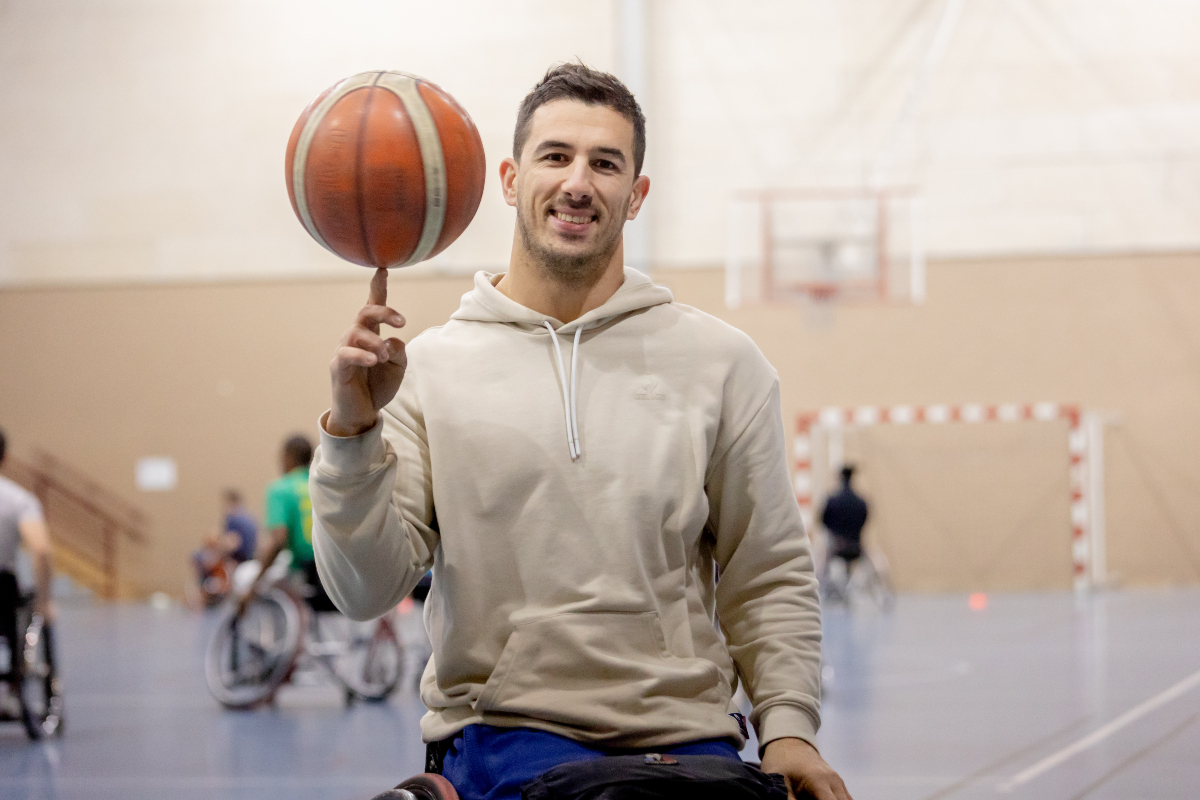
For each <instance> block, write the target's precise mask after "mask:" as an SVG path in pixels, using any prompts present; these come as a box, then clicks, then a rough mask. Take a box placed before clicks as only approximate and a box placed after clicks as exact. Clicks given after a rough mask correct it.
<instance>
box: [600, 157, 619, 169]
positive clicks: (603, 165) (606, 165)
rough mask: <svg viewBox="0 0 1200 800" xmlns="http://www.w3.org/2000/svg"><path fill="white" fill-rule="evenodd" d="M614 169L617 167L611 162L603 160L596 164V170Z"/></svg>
mask: <svg viewBox="0 0 1200 800" xmlns="http://www.w3.org/2000/svg"><path fill="white" fill-rule="evenodd" d="M616 168H617V165H616V164H614V163H613V162H611V161H605V160H604V159H600V160H599V161H597V162H596V169H616Z"/></svg>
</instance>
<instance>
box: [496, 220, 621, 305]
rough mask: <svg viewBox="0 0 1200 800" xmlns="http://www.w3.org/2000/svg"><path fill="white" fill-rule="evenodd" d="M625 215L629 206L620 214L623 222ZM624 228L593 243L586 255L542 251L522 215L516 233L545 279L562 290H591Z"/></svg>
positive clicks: (610, 257)
mask: <svg viewBox="0 0 1200 800" xmlns="http://www.w3.org/2000/svg"><path fill="white" fill-rule="evenodd" d="M628 211H629V204H628V203H626V204H625V208H623V209H622V210H621V218H622V219H623V218H624V217H625V216H626V215H627V214H628ZM624 227H625V226H624V224H621V225H617V226H616V227H615V228H613V230H612V231H611V232H610V233H609V234H608V236H607V238H605V239H602V240H601V241H599V242H597V244H596V249H595V250H593V251H592V252H589V253H579V254H577V255H570V254H566V253H559V252H556V251H554V250H553V249H551V248H549V247H546V246H545V245H543V244H542V243H541V242H539V241H538V240H537V239H535V238H534V236H533V232H532V231H530V229H529V225H528V224H527V220H526V218H525V215H524V214H523V213H520V212H518V213H517V231H518V232H519V233H520V235H521V243H522V244H523V245H524V247H525V252H527V253H529V255H530V257H531V258H532V259H533V261H534V263H536V264H537V266H538V268H539V269H541V270H542V272H544V273H545V274H546V275H547V276H548V277H550V278H552V279H553V280H555V281H557V282H558V283H561V284H563V285H566V286H594V285H596V283H598V282H599V280H600V278H601V276H603V275H604V271H605V270H606V269H607V268H608V264H609V261H611V260H612V256H613V253H615V252H616V251H617V247H618V246H619V245H620V244H621V234H622V232H623V230H624Z"/></svg>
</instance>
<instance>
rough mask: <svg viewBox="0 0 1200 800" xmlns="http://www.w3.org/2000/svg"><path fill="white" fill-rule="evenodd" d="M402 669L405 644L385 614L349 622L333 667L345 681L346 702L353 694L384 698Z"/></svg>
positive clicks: (375, 698) (396, 680)
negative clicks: (366, 619)
mask: <svg viewBox="0 0 1200 800" xmlns="http://www.w3.org/2000/svg"><path fill="white" fill-rule="evenodd" d="M403 670H404V646H403V645H402V644H401V643H400V639H399V638H398V637H397V636H396V630H395V628H394V627H392V624H391V623H390V622H389V621H388V620H387V619H386V618H384V619H381V620H378V621H376V622H374V623H369V624H363V623H351V625H350V632H349V638H348V640H347V642H346V647H345V650H343V651H342V652H341V653H339V654H338V656H337V657H336V659H335V661H334V667H333V671H334V674H335V675H337V677H338V679H339V680H341V682H342V683H344V684H345V685H346V692H347V694H346V700H347V703H349V702H352V701H353V700H354V699H356V698H361V699H363V700H367V701H370V702H376V703H377V702H382V701H383V700H386V699H387V698H388V696H389V695H391V694H392V692H394V691H396V687H397V686H398V685H399V684H400V676H401V674H402V672H403Z"/></svg>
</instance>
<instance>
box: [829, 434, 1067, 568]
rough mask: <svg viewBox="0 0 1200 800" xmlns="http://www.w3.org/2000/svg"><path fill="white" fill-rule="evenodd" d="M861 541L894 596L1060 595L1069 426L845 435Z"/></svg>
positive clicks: (1064, 554)
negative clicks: (861, 507)
mask: <svg viewBox="0 0 1200 800" xmlns="http://www.w3.org/2000/svg"><path fill="white" fill-rule="evenodd" d="M846 459H847V461H848V462H849V463H854V464H861V465H862V468H861V472H860V473H859V474H858V475H856V477H855V484H856V486H857V488H858V489H859V491H860V492H861V493H863V494H864V496H868V497H870V499H871V511H872V517H871V519H870V522H869V525H868V528H867V531H866V537H867V541H868V543H869V545H875V546H878V547H879V548H881V549H882V550H883V552H884V554H885V555H886V556H887V559H888V563H889V565H890V566H891V569H892V576H893V580H894V581H895V584H896V588H897V589H899V590H901V591H940V592H946V591H950V592H971V591H980V590H1014V591H1016V590H1026V591H1028V590H1039V589H1067V588H1070V586H1071V577H1072V562H1071V524H1070V510H1069V489H1068V473H1067V470H1068V455H1067V426H1066V423H1064V422H1058V423H1032V422H1030V423H1017V424H1008V423H999V422H997V423H989V424H977V425H968V424H962V423H957V424H955V423H950V424H945V425H907V426H895V425H893V426H880V427H875V428H870V429H865V430H861V431H858V432H857V433H852V434H851V435H850V436H849V437H848V441H847V442H846Z"/></svg>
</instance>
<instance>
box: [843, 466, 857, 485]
mask: <svg viewBox="0 0 1200 800" xmlns="http://www.w3.org/2000/svg"><path fill="white" fill-rule="evenodd" d="M853 477H854V465H853V464H847V465H846V466H844V467H842V480H844V481H845V482H846V483H849V482H850V479H851V478H853Z"/></svg>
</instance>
